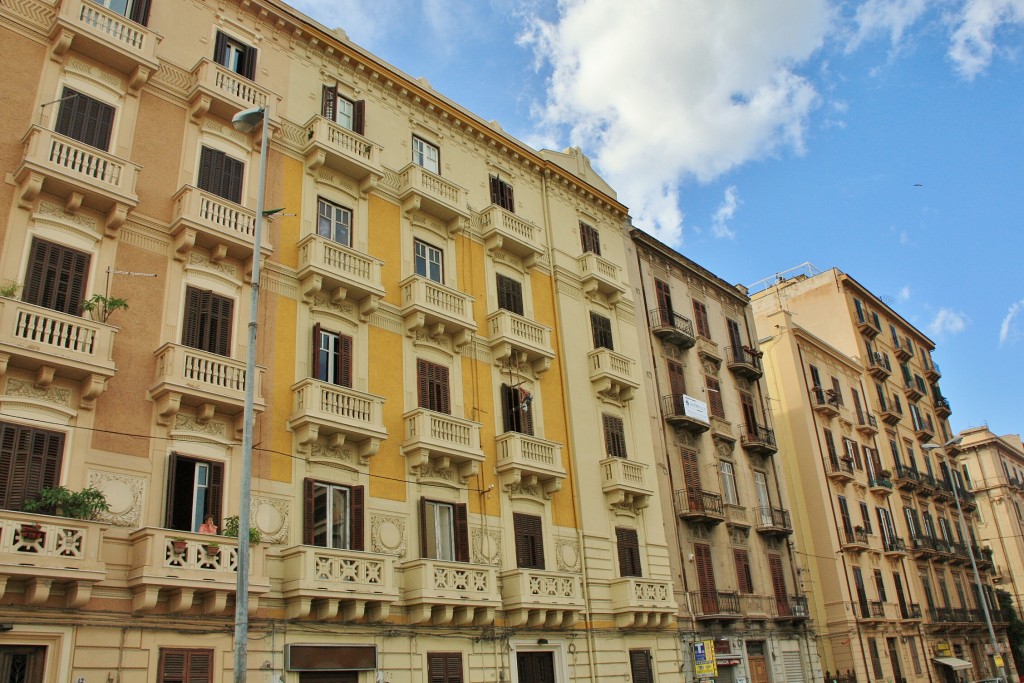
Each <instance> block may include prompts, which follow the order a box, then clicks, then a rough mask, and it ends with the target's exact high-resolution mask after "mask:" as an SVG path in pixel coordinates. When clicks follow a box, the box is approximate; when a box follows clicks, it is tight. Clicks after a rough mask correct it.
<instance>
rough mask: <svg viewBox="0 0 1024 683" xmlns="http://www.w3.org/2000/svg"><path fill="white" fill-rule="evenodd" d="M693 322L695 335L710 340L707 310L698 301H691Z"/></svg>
mask: <svg viewBox="0 0 1024 683" xmlns="http://www.w3.org/2000/svg"><path fill="white" fill-rule="evenodd" d="M693 322H694V324H696V325H697V335H698V336H700V337H704V338H705V339H711V326H710V325H709V324H708V308H707V306H705V305H704V304H703V303H701V302H700V301H697V300H696V299H694V301H693Z"/></svg>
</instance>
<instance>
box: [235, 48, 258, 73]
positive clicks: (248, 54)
mask: <svg viewBox="0 0 1024 683" xmlns="http://www.w3.org/2000/svg"><path fill="white" fill-rule="evenodd" d="M238 73H239V75H241V76H245V77H246V78H248V79H249V80H250V81H252V80H255V79H256V48H254V47H252V46H251V45H246V46H245V54H244V55H243V56H242V63H241V64H239V65H238Z"/></svg>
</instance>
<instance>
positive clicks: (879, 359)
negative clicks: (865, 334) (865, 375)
mask: <svg viewBox="0 0 1024 683" xmlns="http://www.w3.org/2000/svg"><path fill="white" fill-rule="evenodd" d="M868 372H869V373H871V376H872V377H874V378H875V379H877V380H879V381H882V380H885V379H887V378H888V377H889V375H891V374H892V365H890V363H889V357H888V356H885V355H882V354H881V353H877V352H876V353H874V354H872V355H871V356H870V357H869V358H868Z"/></svg>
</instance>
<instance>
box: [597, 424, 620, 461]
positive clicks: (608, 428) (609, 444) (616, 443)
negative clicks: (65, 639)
mask: <svg viewBox="0 0 1024 683" xmlns="http://www.w3.org/2000/svg"><path fill="white" fill-rule="evenodd" d="M601 421H602V423H603V425H604V448H605V452H606V453H607V454H608V457H611V458H625V457H626V427H625V425H624V424H623V422H622V418H621V417H616V416H614V415H602V416H601Z"/></svg>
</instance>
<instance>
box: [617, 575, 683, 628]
mask: <svg viewBox="0 0 1024 683" xmlns="http://www.w3.org/2000/svg"><path fill="white" fill-rule="evenodd" d="M609 588H610V591H611V599H612V612H613V613H614V614H615V624H616V626H618V627H619V628H664V627H666V626H668V625H669V624H670V623H671V621H672V619H673V618H674V617H675V614H676V611H677V606H676V601H675V599H674V598H673V596H672V582H671V581H668V580H658V579H648V578H640V577H633V576H624V577H622V578H619V579H613V580H612V582H611V584H610V585H609Z"/></svg>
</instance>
